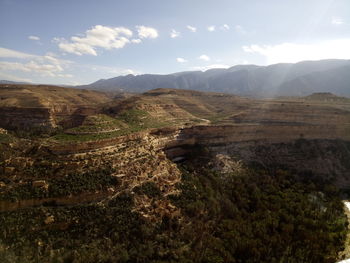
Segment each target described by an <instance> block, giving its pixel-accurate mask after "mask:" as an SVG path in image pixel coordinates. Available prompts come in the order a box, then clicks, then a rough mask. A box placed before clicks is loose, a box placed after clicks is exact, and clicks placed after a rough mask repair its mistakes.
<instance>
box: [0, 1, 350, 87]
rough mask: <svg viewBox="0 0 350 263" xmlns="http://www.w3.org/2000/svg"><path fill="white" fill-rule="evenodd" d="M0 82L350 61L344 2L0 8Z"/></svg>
mask: <svg viewBox="0 0 350 263" xmlns="http://www.w3.org/2000/svg"><path fill="white" fill-rule="evenodd" d="M0 24H1V26H0V79H7V80H15V81H31V82H35V83H50V84H73V85H75V84H87V83H91V82H93V81H96V80H98V79H101V78H111V77H115V76H118V75H125V74H130V73H132V74H144V73H158V74H167V73H173V72H179V71H187V70H206V69H209V68H215V67H229V66H233V65H237V64H258V65H268V64H274V63H280V62H297V61H301V60H318V59H326V58H341V59H350V48H349V47H350V1H349V0H283V1H281V0H264V1H263V0H216V1H214V0H177V1H170V0H147V1H146V0H125V1H120V0H99V1H98V0H74V1H73V0H30V1H29V0H0Z"/></svg>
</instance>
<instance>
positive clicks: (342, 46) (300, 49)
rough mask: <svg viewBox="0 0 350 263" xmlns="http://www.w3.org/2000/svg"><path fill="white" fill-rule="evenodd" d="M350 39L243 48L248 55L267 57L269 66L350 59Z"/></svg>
mask: <svg viewBox="0 0 350 263" xmlns="http://www.w3.org/2000/svg"><path fill="white" fill-rule="evenodd" d="M349 46H350V38H348V39H337V40H329V41H323V42H317V43H312V44H298V43H282V44H278V45H250V46H243V47H242V48H243V50H244V51H245V52H247V53H256V54H260V55H262V56H264V57H265V59H266V63H267V64H275V63H282V62H283V63H295V62H299V61H303V60H321V59H350V49H349Z"/></svg>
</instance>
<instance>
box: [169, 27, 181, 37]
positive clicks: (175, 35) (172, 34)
mask: <svg viewBox="0 0 350 263" xmlns="http://www.w3.org/2000/svg"><path fill="white" fill-rule="evenodd" d="M179 36H180V32H178V31H176V30H175V29H172V30H171V32H170V37H171V38H177V37H179Z"/></svg>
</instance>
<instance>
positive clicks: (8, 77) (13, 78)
mask: <svg viewBox="0 0 350 263" xmlns="http://www.w3.org/2000/svg"><path fill="white" fill-rule="evenodd" d="M0 79H4V80H10V81H21V82H33V81H32V80H31V79H28V78H21V77H18V76H14V75H11V74H7V73H4V72H0Z"/></svg>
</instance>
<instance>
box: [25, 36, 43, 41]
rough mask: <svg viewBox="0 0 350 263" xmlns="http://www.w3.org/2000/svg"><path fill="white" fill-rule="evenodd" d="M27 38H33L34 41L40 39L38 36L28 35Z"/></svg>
mask: <svg viewBox="0 0 350 263" xmlns="http://www.w3.org/2000/svg"><path fill="white" fill-rule="evenodd" d="M28 39H30V40H34V41H39V40H40V37H37V36H29V37H28Z"/></svg>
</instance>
